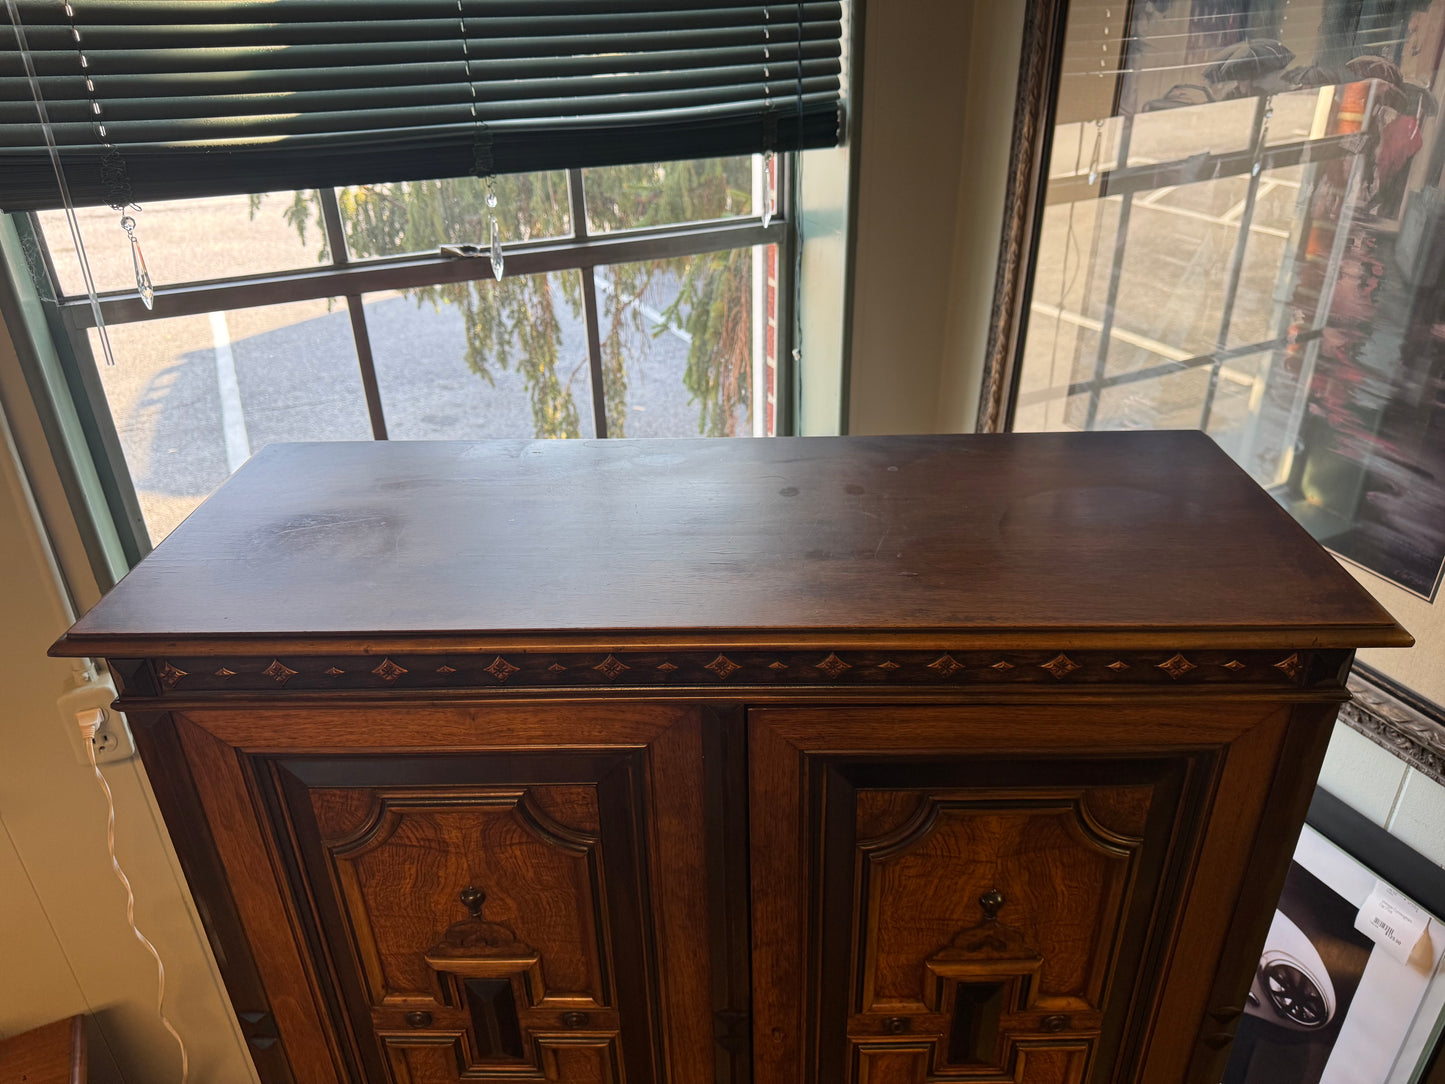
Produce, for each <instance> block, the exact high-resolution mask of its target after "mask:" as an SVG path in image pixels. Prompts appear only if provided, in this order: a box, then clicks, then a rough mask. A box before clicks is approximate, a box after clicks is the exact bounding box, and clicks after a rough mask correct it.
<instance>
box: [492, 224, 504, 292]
mask: <svg viewBox="0 0 1445 1084" xmlns="http://www.w3.org/2000/svg"><path fill="white" fill-rule="evenodd" d="M491 257H492V274H493V275H495V276H496V277H497V278H498V279H500V278H501V277H502V269H503V267H504V263H503V260H502V229H501V227H500V226H498V225H497V217H496V215H493V216H492V245H491Z"/></svg>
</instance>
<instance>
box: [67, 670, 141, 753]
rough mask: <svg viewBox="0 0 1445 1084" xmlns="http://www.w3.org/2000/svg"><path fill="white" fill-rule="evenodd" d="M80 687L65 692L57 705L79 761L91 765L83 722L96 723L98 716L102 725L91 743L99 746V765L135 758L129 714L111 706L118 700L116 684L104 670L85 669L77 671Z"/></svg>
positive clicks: (98, 726)
mask: <svg viewBox="0 0 1445 1084" xmlns="http://www.w3.org/2000/svg"><path fill="white" fill-rule="evenodd" d="M76 677H77V684H76V686H75V687H74V688H72V689H70V690H69V691H68V692H65V693H62V694H61V695H60V698H59V700H58V701H57V702H56V705H57V707H58V708H59V710H60V720H61V725H62V726H63V727H64V728H65V732H66V733H67V734H69V735H70V740H71V744H72V747H73V748H74V750H75V755H76V758H77V759H78V760H79V761H80V762H81V763H82V764H89V763H90V756H89V754H88V752H87V751H86V748H85V742H86V737H85V731H84V730H83V729H82V728H81V722H82V720H85V721H87V722H94V721H95V716H96V714H97V713H98V714H99V716H100V720H99V724H98V725H97V726H96V728H95V731H94V737H93V738H91V739H90V740H91V742H92V743H93V745H94V747H95V762H96V763H97V764H107V763H111V762H114V761H117V760H126V759H127V758H129V757H133V756H135V741H134V739H132V738H131V733H130V724H129V723H127V722H126V718H125V715H124V714H123V713H122V712H119V711H116V710H115V709H114V708H113V707H111V706H110V705H111V703H112V702H113V701H114V700H115V697H116V691H115V683H114V682H113V681H112V680H111V677H110V674H108V673H107V672H106V671H104V670H100V669H92V668H90V667H89V666H82V667H79V668H78V669H77V672H76Z"/></svg>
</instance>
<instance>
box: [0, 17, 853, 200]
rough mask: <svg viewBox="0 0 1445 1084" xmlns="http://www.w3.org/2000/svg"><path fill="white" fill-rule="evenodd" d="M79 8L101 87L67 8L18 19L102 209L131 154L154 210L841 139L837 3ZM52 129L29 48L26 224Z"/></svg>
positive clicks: (9, 118) (2, 177)
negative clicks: (45, 120) (40, 103)
mask: <svg viewBox="0 0 1445 1084" xmlns="http://www.w3.org/2000/svg"><path fill="white" fill-rule="evenodd" d="M71 6H72V8H73V9H74V12H75V15H74V20H75V25H76V27H78V29H79V33H80V45H81V47H82V48H83V49H84V52H85V55H86V57H87V59H88V66H87V67H86V69H85V70H84V71H82V69H81V66H80V62H79V56H78V53H77V49H76V43H75V41H74V40H73V38H72V34H71V27H70V23H69V20H68V19H67V18H66V17H65V16H64V14H63V12H64V6H63V5H61V4H59V3H57V2H55V0H18V7H19V11H20V13H21V18H22V21H23V22H24V24H25V30H26V37H27V39H28V43H29V45H30V47H31V59H32V62H33V65H34V67H35V69H36V71H37V72H38V75H39V80H40V81H39V84H38V86H39V90H40V92H41V94H42V95H43V96H44V98H45V101H46V103H47V109H48V113H49V117H50V120H51V122H52V125H53V128H52V135H53V137H54V138H55V140H56V141H57V143H58V145H59V146H60V147H61V157H62V161H63V163H64V165H65V168H66V171H67V182H68V185H69V188H70V190H71V193H72V196H73V198H74V199H75V200H76V202H77V203H82V204H93V203H105V202H110V201H111V200H112V199H113V198H115V192H114V191H113V189H112V186H113V185H114V163H113V161H112V163H111V164H110V165H109V166H108V170H103V169H102V168H101V165H100V162H101V159H102V158H103V157H105V156H106V154H107V153H108V152H110V151H111V149H112V147H113V149H114V151H118V152H119V154H120V156H121V158H122V160H123V162H124V164H125V177H126V180H127V181H128V182H129V184H130V188H131V191H132V192H133V198H134V199H135V200H136V201H137V202H142V201H144V200H155V199H170V198H177V197H178V196H183V195H219V194H228V193H229V194H236V193H243V192H256V191H268V190H275V189H286V188H313V187H317V186H321V185H345V184H358V183H379V182H383V181H410V180H423V179H432V178H436V177H446V176H458V175H463V174H467V173H474V172H478V171H479V170H485V169H490V170H491V171H492V172H498V173H510V172H525V171H533V170H541V169H560V168H574V167H586V166H597V165H613V164H624V163H634V162H648V161H667V160H673V159H678V158H690V157H717V156H722V155H730V154H748V153H757V152H760V151H763V150H769V149H773V150H780V151H781V150H793V149H802V148H804V147H812V146H825V145H829V144H832V143H836V142H837V139H838V132H839V117H838V113H839V109H840V83H841V75H842V73H841V53H842V46H841V37H842V24H841V19H842V11H841V5H840V4H839V3H838V2H837V0H805V2H803V3H796V4H786V3H782V4H777V3H773V4H768V3H759V2H758V0H747V2H741V0H485V3H483V2H481V0H461V2H460V8H461V10H460V12H459V10H458V0H348V2H347V3H346V4H337V3H335V0H229V2H221V0H71ZM87 77H88V78H89V80H90V85H89V86H88V85H87ZM94 103H98V105H99V112H98V113H97V112H96V111H95V109H94ZM38 120H39V118H38V115H37V111H36V107H35V103H34V100H33V88H32V87H31V85H30V82H29V80H28V79H27V78H26V74H25V67H24V64H23V59H22V57H21V56H20V54H19V50H17V49H15V48H9V49H6V50H4V51H0V207H4V209H6V210H17V209H32V208H42V207H50V206H58V205H59V202H60V200H59V194H58V191H57V186H56V183H55V179H54V177H53V174H52V171H51V169H50V165H49V160H48V155H47V154H46V151H45V145H44V139H43V131H42V129H41V126H40V124H39V123H38ZM102 124H103V125H104V134H103V136H102V135H101V132H100V125H102ZM107 144H109V145H110V146H107ZM108 175H109V179H108Z"/></svg>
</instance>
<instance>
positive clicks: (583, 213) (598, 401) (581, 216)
mask: <svg viewBox="0 0 1445 1084" xmlns="http://www.w3.org/2000/svg"><path fill="white" fill-rule="evenodd" d="M567 194H568V198H569V200H570V201H571V214H572V237H573V239H574V240H577V241H582V242H585V241H586V240H587V191H586V189H585V188H584V187H583V183H582V171H581V170H580V169H569V170H568V171H567ZM579 273H580V274H581V276H582V311H583V314H584V315H585V317H586V321H587V369H588V372H590V373H591V374H592V426H593V430H594V432H595V434H596V436H597V437H598V438H599V439H602V438H605V437H606V436H607V389H606V388H605V387H604V386H603V380H602V332H601V322H600V321H599V320H598V317H597V275H596V274H595V273H594V271H593V269H592V268H591V267H583V268H581V269H580V271H579Z"/></svg>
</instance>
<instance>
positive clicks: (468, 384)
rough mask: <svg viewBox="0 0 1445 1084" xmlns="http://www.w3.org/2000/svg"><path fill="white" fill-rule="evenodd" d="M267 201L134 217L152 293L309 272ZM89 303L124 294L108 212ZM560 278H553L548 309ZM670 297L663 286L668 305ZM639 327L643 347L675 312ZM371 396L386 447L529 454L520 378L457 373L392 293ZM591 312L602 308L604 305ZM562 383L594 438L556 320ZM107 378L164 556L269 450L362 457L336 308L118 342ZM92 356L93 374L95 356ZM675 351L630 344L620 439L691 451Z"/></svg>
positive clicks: (445, 332) (135, 331)
mask: <svg viewBox="0 0 1445 1084" xmlns="http://www.w3.org/2000/svg"><path fill="white" fill-rule="evenodd" d="M288 202H289V197H286V196H274V195H273V196H270V197H267V198H266V200H264V201H263V202H262V204H261V207H260V209H259V211H258V212H257V213H256V214H255V216H254V217H252V215H251V213H250V210H249V206H248V203H247V200H246V199H245V197H238V198H223V199H208V200H195V201H186V202H177V203H171V204H157V205H153V206H151V207H148V208H146V209H145V210H143V211H141V212H140V213H139V214H137V215H136V218H137V222H138V226H137V236H138V237H139V238H140V241H141V244H142V246H143V248H144V251H145V254H146V259H147V262H148V265H149V267H150V270H151V274H152V277H153V279H154V281H155V283H156V284H157V286H164V285H166V284H168V283H177V282H185V281H194V280H203V279H211V278H219V277H228V276H232V275H238V274H250V273H260V272H267V271H277V270H284V269H290V268H298V267H300V268H304V267H310V266H314V265H315V264H316V263H317V262H318V261H317V256H316V253H317V249H318V247H319V239H318V238H317V237H316V236H315V234H314V232H313V233H312V234H310V235H309V236H308V239H307V241H306V242H305V243H303V242H302V240H301V239H300V237H299V236H298V234H297V232H296V230H295V229H294V228H293V227H292V226H291V225H289V224H288V223H287V222H286V221H285V220H284V219H283V218H282V216H281V211H282V209H283V208H284V207H285V205H286V204H287V203H288ZM78 219H79V223H80V228H81V234H82V241H83V243H84V247H85V250H86V253H87V256H88V259H89V262H90V265H91V270H92V274H93V276H94V278H95V281H96V286H97V288H98V289H99V290H101V291H105V290H112V289H126V288H129V287H131V286H133V282H134V277H133V270H132V264H131V256H130V244H129V242H128V240H127V239H126V235H125V234H124V232H123V231H122V230H121V228H120V226H119V225H118V219H119V216H118V215H117V214H116V213H115V212H113V211H111V210H110V209H108V208H100V209H87V210H84V211H81V212H79V213H78ZM42 223H43V227H44V230H45V233H46V236H47V237H48V238H50V239H51V244H52V249H53V256H54V259H55V263H56V271H57V277H58V278H59V280H60V284H61V288H62V290H63V291H64V292H66V293H78V292H82V291H83V290H84V280H83V277H82V275H81V272H80V269H79V263H78V261H77V259H76V257H75V252H74V248H73V246H72V245H71V244H70V243H69V229H68V226H67V225H66V222H65V216H64V214H63V212H47V213H46V214H44V215H43V216H42ZM564 274H576V272H559V273H557V274H555V275H553V276H552V279H553V287H554V288H555V289H557V290H558V291H559V292H560V289H561V282H560V276H561V275H564ZM673 289H674V291H675V286H674V287H673ZM665 291H666V287H665V286H663V287H660V288H659V289H658V290H654V291H653V293H652V294H651V295H650V296H649V297H648V298H645V299H643V301H642V302H641V303H640V309H641V312H642V314H643V321H644V326H645V328H646V329H647V331H648V332H652V331H656V330H657V329H658V327H659V324H658V316H659V310H661V309H662V308H664V307H665V306H666V305H667V303H668V301H669V298H667V297H666V296H664V294H665ZM364 302H365V308H366V316H367V326H368V329H369V333H370V336H371V342H372V349H373V354H374V358H375V364H376V371H377V379H378V384H379V386H380V390H381V398H382V404H383V408H384V410H385V414H386V421H387V427H388V435H389V436H390V437H391V438H392V439H403V440H431V439H468V440H470V439H481V438H488V437H518V438H527V437H531V436H532V435H533V432H534V430H533V425H532V409H531V402H530V398H529V395H528V391H527V388H526V386H525V382H524V380H523V378H522V376H521V375H520V374H519V373H518V372H517V371H516V370H515V369H511V370H505V369H502V368H501V367H500V366H499V365H493V366H492V367H491V368H492V375H493V378H494V381H495V383H494V384H493V383H488V381H487V380H486V379H484V378H483V377H481V376H479V375H478V374H477V373H475V372H473V371H472V370H471V369H470V368H469V367H468V365H467V363H466V360H465V353H466V337H465V327H464V321H463V317H462V314H461V312H460V310H458V309H456V308H455V307H453V306H448V305H444V306H441V307H440V308H438V307H436V306H434V305H432V304H431V303H430V302H423V303H421V304H420V305H419V304H418V303H417V302H416V301H415V300H413V299H411V298H408V297H405V296H402V295H400V294H397V293H392V292H387V293H378V294H372V295H368V296H367V297H366V298H365V299H364ZM599 302H600V303H601V304H602V305H603V307H604V318H605V312H606V306H608V305H610V304H611V301H610V299H609V297H608V296H607V295H606V294H605V293H603V294H602V295H601V296H600V297H599ZM558 312H559V314H560V315H561V317H562V319H561V328H560V335H559V340H558V354H559V358H560V359H561V360H560V364H559V371H560V373H561V376H562V379H563V381H564V382H565V383H566V384H567V386H568V387H569V388H570V390H571V392H572V395H573V398H574V401H575V402H576V405H577V413H578V416H579V418H580V419H581V423H582V433H583V435H584V436H591V435H592V406H591V402H592V400H591V394H592V393H591V381H590V374H589V369H588V365H587V345H586V331H585V327H584V325H583V322H582V319H581V315H580V313H578V314H576V315H574V314H572V312H571V308H570V305H568V304H567V303H565V302H563V303H561V304H559V306H558ZM109 335H110V340H111V345H112V349H113V353H114V355H115V358H116V364H115V366H113V367H106V366H105V365H104V363H103V361H102V362H100V364H101V379H102V383H103V385H104V387H105V392H106V397H107V399H108V401H109V403H110V408H111V413H112V416H113V417H114V419H115V424H116V428H117V430H118V432H119V434H120V438H121V443H122V446H123V448H124V451H125V456H126V461H127V464H128V465H129V468H130V472H131V476H132V481H133V482H134V484H135V487H136V491H137V493H138V495H139V497H140V502H141V507H142V510H143V512H144V515H145V519H146V524H147V527H148V528H149V530H150V533H151V536H152V539H153V540H154V541H158V540H159V539H161V538H163V537H164V536H165V535H166V534H168V533H169V532H170V530H171V529H172V528H173V527H174V526H175V525H176V524H177V523H179V522H180V520H181V519H183V518H184V517H185V516H186V515H188V514H189V513H190V511H191V510H192V509H194V508H195V506H196V505H197V504H199V503H200V502H201V500H203V499H204V498H205V497H206V496H207V495H208V494H209V493H210V492H211V491H212V490H213V489H214V488H215V487H216V486H217V485H219V484H220V483H221V482H222V481H223V480H224V479H225V478H226V477H227V475H228V474H229V473H230V471H231V470H233V469H235V467H236V466H239V464H240V463H241V462H243V461H244V459H245V456H246V455H247V454H250V453H252V452H255V451H256V450H258V449H260V448H261V447H263V446H265V445H266V444H269V443H272V442H275V441H294V440H369V439H371V427H370V422H369V420H368V416H367V412H366V405H365V398H364V395H363V391H362V385H361V377H360V371H359V369H358V367H357V363H356V355H355V348H354V345H353V339H352V333H351V325H350V318H349V316H348V314H347V309H346V305H345V302H344V300H342V299H335V300H333V301H331V302H328V301H326V300H317V301H307V302H296V303H291V304H285V305H275V306H269V307H265V308H257V309H243V310H237V311H233V312H228V313H215V314H211V315H209V316H193V317H180V318H175V319H168V320H156V321H148V322H145V323H140V324H129V325H119V326H114V327H111V328H110V329H109ZM92 348H93V350H94V353H95V355H96V357H97V359H98V360H99V359H100V358H101V357H102V351H101V349H100V344H99V339H98V336H97V335H96V334H95V333H92ZM687 352H688V341H687V337H686V335H685V333H681V332H678V331H676V330H672V329H665V330H661V331H660V333H659V334H657V335H656V336H655V337H654V336H653V335H651V334H643V335H640V336H636V337H635V338H634V343H633V349H632V351H631V352H630V354H629V356H630V359H631V361H630V365H629V371H628V402H627V415H628V417H627V425H626V432H627V435H628V436H696V435H697V434H698V418H699V410H700V408H699V406H698V404H696V403H693V402H690V400H689V394H688V392H687V389H686V388H685V386H684V384H683V372H684V369H685V367H686V362H687Z"/></svg>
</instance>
